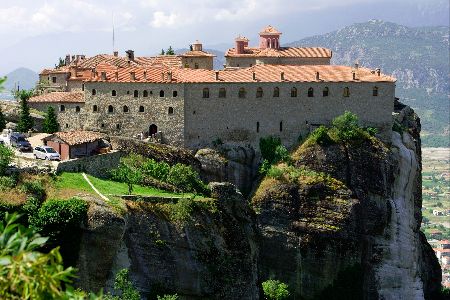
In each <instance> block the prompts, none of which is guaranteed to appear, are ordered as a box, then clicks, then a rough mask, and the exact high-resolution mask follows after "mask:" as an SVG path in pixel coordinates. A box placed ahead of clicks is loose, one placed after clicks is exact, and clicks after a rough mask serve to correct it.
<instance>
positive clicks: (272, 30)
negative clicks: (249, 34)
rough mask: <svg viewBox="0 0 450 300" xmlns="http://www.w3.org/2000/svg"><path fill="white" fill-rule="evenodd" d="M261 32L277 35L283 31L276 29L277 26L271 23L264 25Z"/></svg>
mask: <svg viewBox="0 0 450 300" xmlns="http://www.w3.org/2000/svg"><path fill="white" fill-rule="evenodd" d="M259 34H276V35H279V34H281V32H279V31H278V30H276V29H275V27H273V26H272V25H269V26H266V27H264V28H263V30H261V32H260V33H259Z"/></svg>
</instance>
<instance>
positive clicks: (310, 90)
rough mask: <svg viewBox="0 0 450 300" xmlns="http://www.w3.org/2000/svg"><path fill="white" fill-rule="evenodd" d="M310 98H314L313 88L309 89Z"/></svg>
mask: <svg viewBox="0 0 450 300" xmlns="http://www.w3.org/2000/svg"><path fill="white" fill-rule="evenodd" d="M308 97H314V89H313V88H312V87H310V88H309V89H308Z"/></svg>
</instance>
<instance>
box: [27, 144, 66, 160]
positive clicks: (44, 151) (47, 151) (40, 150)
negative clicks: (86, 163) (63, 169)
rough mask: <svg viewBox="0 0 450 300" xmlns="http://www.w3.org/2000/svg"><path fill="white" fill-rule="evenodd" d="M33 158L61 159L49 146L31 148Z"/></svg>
mask: <svg viewBox="0 0 450 300" xmlns="http://www.w3.org/2000/svg"><path fill="white" fill-rule="evenodd" d="M33 154H34V157H35V158H40V159H45V160H61V156H60V155H59V153H58V152H56V151H55V149H53V148H52V147H49V146H38V147H35V148H34V150H33Z"/></svg>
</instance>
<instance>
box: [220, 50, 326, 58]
mask: <svg viewBox="0 0 450 300" xmlns="http://www.w3.org/2000/svg"><path fill="white" fill-rule="evenodd" d="M227 56H229V57H300V58H331V56H332V51H331V50H330V49H327V48H322V47H280V48H279V49H272V48H266V49H260V48H252V47H245V48H244V53H242V54H237V53H236V48H231V49H228V50H227V52H226V53H225V57H227Z"/></svg>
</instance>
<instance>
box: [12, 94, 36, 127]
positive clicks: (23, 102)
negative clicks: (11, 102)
mask: <svg viewBox="0 0 450 300" xmlns="http://www.w3.org/2000/svg"><path fill="white" fill-rule="evenodd" d="M32 96H33V91H32V90H30V91H27V90H22V91H19V92H17V93H16V98H18V99H20V116H19V122H18V123H17V131H19V132H28V131H29V130H30V129H31V128H33V126H34V121H33V119H32V118H31V115H30V107H29V106H28V100H29V99H30V98H31V97H32Z"/></svg>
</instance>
